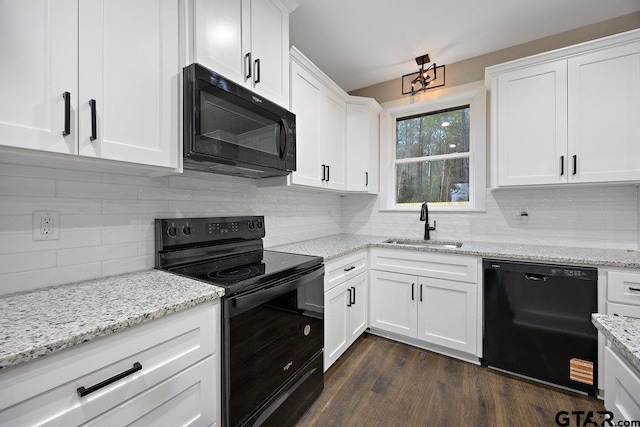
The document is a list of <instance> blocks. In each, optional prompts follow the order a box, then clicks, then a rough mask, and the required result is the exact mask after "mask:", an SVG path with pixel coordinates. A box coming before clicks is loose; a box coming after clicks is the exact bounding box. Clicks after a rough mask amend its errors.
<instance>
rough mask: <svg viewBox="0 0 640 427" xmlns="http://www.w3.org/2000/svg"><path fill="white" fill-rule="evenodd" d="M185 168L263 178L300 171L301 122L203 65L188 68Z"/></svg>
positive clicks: (186, 83) (284, 110) (185, 109)
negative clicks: (298, 141) (298, 125)
mask: <svg viewBox="0 0 640 427" xmlns="http://www.w3.org/2000/svg"><path fill="white" fill-rule="evenodd" d="M183 77H184V78H183V82H184V92H183V95H184V96H183V102H184V116H183V117H184V126H183V131H184V138H183V145H184V155H183V157H184V158H183V160H184V163H183V166H184V168H185V169H194V170H200V171H206V172H213V173H219V174H225V175H236V176H244V177H249V178H263V177H271V176H282V175H287V174H289V173H291V172H292V171H294V170H296V117H295V115H294V114H293V113H291V112H290V111H288V110H287V109H285V108H283V107H281V106H279V105H277V104H275V103H273V102H271V101H269V100H267V99H264V98H263V97H261V96H259V95H257V94H255V93H254V92H252V91H250V90H249V89H247V88H245V87H242V86H240V85H238V84H237V83H234V82H232V81H231V80H229V79H227V78H225V77H223V76H221V75H219V74H216V73H215V72H213V71H211V70H209V69H207V68H205V67H203V66H202V65H199V64H191V65H189V66H188V67H185V68H184V76H183Z"/></svg>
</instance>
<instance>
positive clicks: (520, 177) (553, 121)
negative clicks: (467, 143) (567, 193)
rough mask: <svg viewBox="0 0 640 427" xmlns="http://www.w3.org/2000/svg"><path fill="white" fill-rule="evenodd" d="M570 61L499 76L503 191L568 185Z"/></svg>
mask: <svg viewBox="0 0 640 427" xmlns="http://www.w3.org/2000/svg"><path fill="white" fill-rule="evenodd" d="M566 67H567V66H566V61H558V62H552V63H548V64H542V65H538V66H533V67H527V68H524V69H519V70H516V71H512V72H507V73H504V74H501V75H499V76H498V83H497V92H498V93H497V97H498V108H497V112H496V114H497V117H496V119H497V123H498V125H497V134H498V135H497V138H498V185H499V186H511V185H530V184H553V183H558V182H566V181H567V178H566V177H567V174H568V171H567V158H566V156H567V70H566Z"/></svg>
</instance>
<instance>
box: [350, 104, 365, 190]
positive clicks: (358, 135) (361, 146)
mask: <svg viewBox="0 0 640 427" xmlns="http://www.w3.org/2000/svg"><path fill="white" fill-rule="evenodd" d="M369 130H370V127H369V106H367V105H361V104H347V162H346V166H347V191H362V192H366V191H367V190H368V185H367V184H368V181H369V179H368V173H369V144H370V142H369V139H370V137H369Z"/></svg>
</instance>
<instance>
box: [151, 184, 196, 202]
mask: <svg viewBox="0 0 640 427" xmlns="http://www.w3.org/2000/svg"><path fill="white" fill-rule="evenodd" d="M193 194H194V192H193V190H187V189H184V188H166V187H138V198H139V199H140V200H192V199H193V198H194V197H193Z"/></svg>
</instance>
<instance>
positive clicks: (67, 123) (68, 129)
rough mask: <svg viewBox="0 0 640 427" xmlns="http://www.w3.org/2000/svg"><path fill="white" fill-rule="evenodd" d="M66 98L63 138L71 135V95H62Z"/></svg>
mask: <svg viewBox="0 0 640 427" xmlns="http://www.w3.org/2000/svg"><path fill="white" fill-rule="evenodd" d="M62 97H63V98H64V130H63V131H62V136H67V135H69V134H70V133H71V94H70V93H69V92H64V93H63V94H62Z"/></svg>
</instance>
